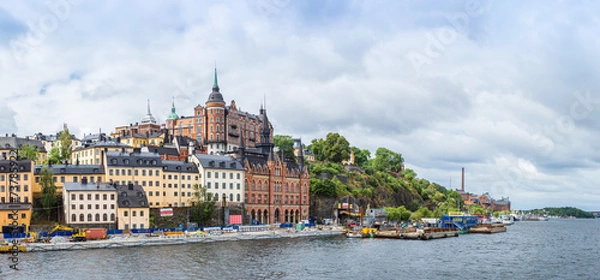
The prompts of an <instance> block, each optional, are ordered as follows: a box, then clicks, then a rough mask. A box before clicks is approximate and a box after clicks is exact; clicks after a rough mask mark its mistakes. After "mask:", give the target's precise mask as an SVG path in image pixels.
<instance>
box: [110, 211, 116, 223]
mask: <svg viewBox="0 0 600 280" xmlns="http://www.w3.org/2000/svg"><path fill="white" fill-rule="evenodd" d="M110 220H111V221H113V222H114V221H115V214H114V213H113V214H110Z"/></svg>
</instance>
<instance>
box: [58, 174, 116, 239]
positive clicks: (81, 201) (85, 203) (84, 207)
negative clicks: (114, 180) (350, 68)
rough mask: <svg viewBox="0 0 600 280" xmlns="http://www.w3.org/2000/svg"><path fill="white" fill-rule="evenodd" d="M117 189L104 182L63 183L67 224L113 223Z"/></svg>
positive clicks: (108, 224) (95, 224) (96, 224)
mask: <svg viewBox="0 0 600 280" xmlns="http://www.w3.org/2000/svg"><path fill="white" fill-rule="evenodd" d="M116 194H117V191H116V189H115V187H114V186H112V185H110V184H106V183H100V182H96V183H89V184H88V183H87V180H84V181H83V182H81V183H69V182H67V183H65V185H64V187H63V209H64V213H65V221H66V222H67V224H69V225H72V226H75V225H78V226H84V225H85V226H87V225H94V226H102V225H106V226H107V228H109V226H110V225H111V223H115V217H116V214H117V197H116Z"/></svg>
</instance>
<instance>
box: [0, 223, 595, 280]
mask: <svg viewBox="0 0 600 280" xmlns="http://www.w3.org/2000/svg"><path fill="white" fill-rule="evenodd" d="M598 256H600V221H598V220H559V219H557V220H552V219H551V220H549V221H535V222H534V221H523V222H517V223H515V225H512V226H510V227H508V231H507V232H505V233H498V234H492V235H478V234H466V235H461V236H460V237H458V238H445V239H437V240H430V241H420V240H396V239H348V238H344V237H342V236H333V237H313V238H282V239H264V240H240V241H227V242H214V243H198V244H187V245H165V246H148V247H134V248H114V249H95V250H77V251H54V252H35V253H21V254H20V255H19V261H20V263H19V269H20V270H18V271H14V270H12V269H10V268H9V267H8V265H9V262H8V261H7V260H6V258H2V259H3V262H1V263H0V265H2V267H1V270H2V273H1V274H0V278H1V279H278V280H280V279H377V280H381V279H600V266H599V265H598V262H597V257H598Z"/></svg>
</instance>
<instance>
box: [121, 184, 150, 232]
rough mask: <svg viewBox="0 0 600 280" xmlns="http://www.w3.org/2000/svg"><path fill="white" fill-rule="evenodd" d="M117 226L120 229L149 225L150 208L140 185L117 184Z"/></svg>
mask: <svg viewBox="0 0 600 280" xmlns="http://www.w3.org/2000/svg"><path fill="white" fill-rule="evenodd" d="M115 187H116V189H117V204H118V208H117V218H118V221H117V228H118V229H121V230H128V229H140V228H149V227H150V208H149V207H148V199H147V197H146V193H145V192H144V189H143V188H142V186H140V185H134V184H129V185H125V186H124V185H117V186H115Z"/></svg>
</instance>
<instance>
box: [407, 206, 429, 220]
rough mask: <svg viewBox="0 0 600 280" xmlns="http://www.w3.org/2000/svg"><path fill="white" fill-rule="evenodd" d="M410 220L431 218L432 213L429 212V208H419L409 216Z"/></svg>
mask: <svg viewBox="0 0 600 280" xmlns="http://www.w3.org/2000/svg"><path fill="white" fill-rule="evenodd" d="M410 218H411V219H413V220H420V219H422V218H433V212H431V210H429V208H427V207H421V208H419V210H417V211H416V212H414V213H413V214H412V215H411V216H410Z"/></svg>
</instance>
